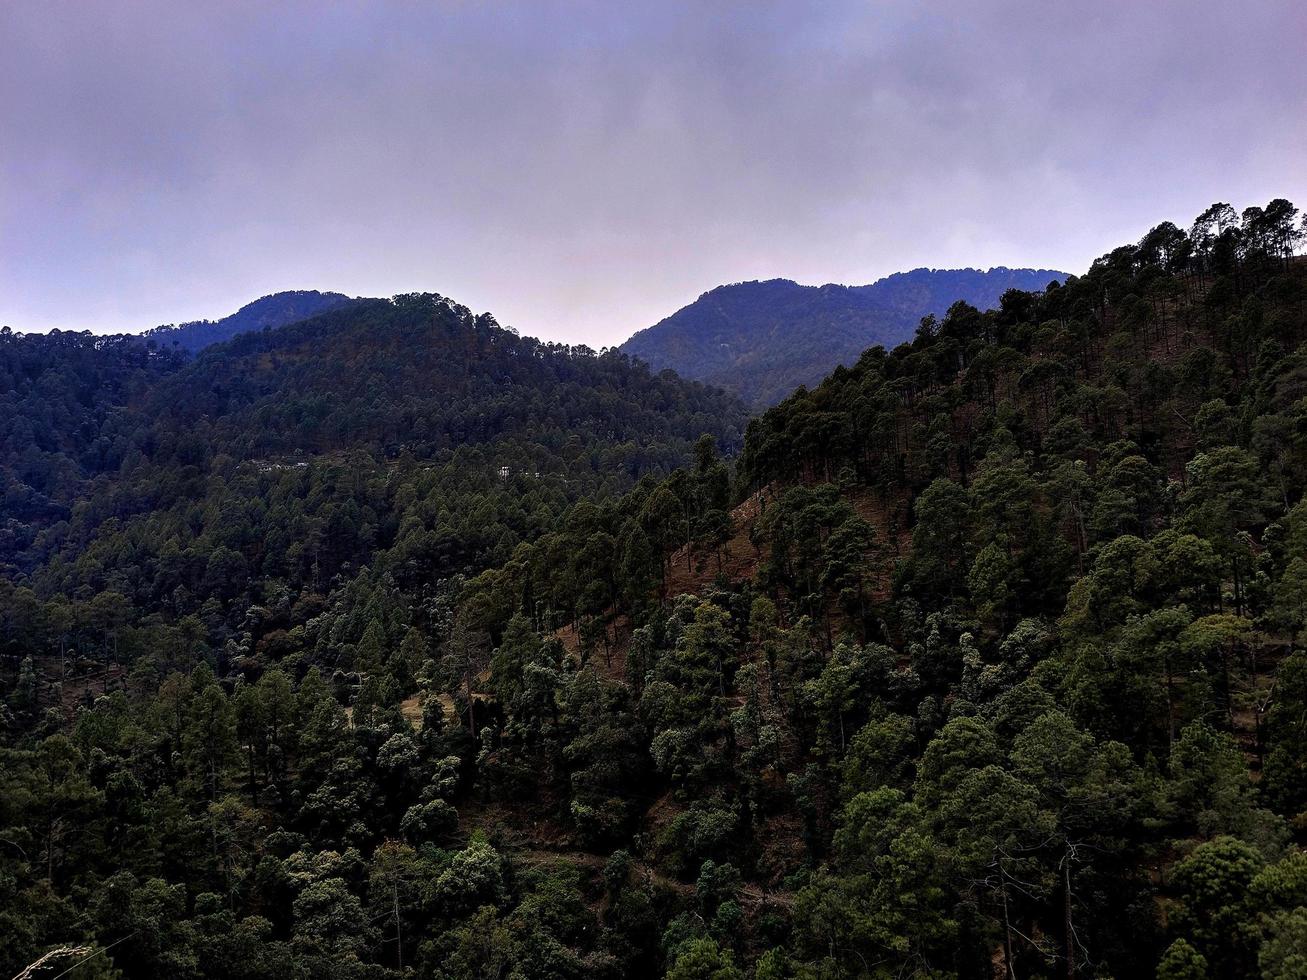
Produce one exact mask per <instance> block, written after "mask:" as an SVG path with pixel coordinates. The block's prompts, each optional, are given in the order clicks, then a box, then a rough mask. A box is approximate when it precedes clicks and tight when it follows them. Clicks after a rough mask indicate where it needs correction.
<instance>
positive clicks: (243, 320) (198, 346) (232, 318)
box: [141, 289, 354, 354]
mask: <svg viewBox="0 0 1307 980" xmlns="http://www.w3.org/2000/svg"><path fill="white" fill-rule="evenodd" d="M352 302H354V300H352V299H351V298H350V297H348V296H346V295H345V294H344V293H330V292H327V293H324V292H320V291H319V290H316V289H287V290H283V291H282V292H278V293H269V294H268V295H267V296H260V297H259V298H258V299H256V300H254V301H253V302H250V303H246V304H245V305H244V306H242V307H241V308H240V309H239V310H237V311H236V312H235V313H232V314H230V315H229V316H225V317H223V318H222V319H221V320H192V321H190V322H189V323H179V324H175V325H174V324H165V325H163V326H159V327H154V328H153V329H150V330H146V331H145V332H144V333H143V334H141V336H142V337H144V338H146V339H147V340H149V341H153V342H154V343H156V344H157V345H159V346H160V347H178V348H180V349H182V350H185V351H189V352H190V353H192V354H194V353H197V352H199V351H201V350H203V349H204V348H205V347H209V346H211V345H212V344H220V343H223V342H224V341H228V340H231V339H232V338H233V337H235V336H238V335H239V334H243V333H249V332H250V331H252V330H263V329H265V328H276V327H284V326H286V325H287V324H289V323H295V322H297V321H299V320H307V319H309V318H310V317H314V316H317V315H318V314H320V313H326V312H327V311H328V310H334V309H337V308H338V307H341V306H344V305H345V304H346V303H352Z"/></svg>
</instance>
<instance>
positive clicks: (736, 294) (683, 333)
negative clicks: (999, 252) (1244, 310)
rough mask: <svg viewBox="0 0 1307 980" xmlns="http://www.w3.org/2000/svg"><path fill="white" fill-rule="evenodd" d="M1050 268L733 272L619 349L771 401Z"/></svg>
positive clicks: (1030, 282) (1050, 276)
mask: <svg viewBox="0 0 1307 980" xmlns="http://www.w3.org/2000/svg"><path fill="white" fill-rule="evenodd" d="M1066 277H1067V276H1066V273H1065V272H1055V271H1053V270H1051V269H1008V268H1005V267H1003V266H998V267H996V268H993V269H913V270H912V271H911V272H896V273H895V274H894V275H892V276H886V277H885V278H884V279H879V280H877V281H876V282H874V283H871V284H870V285H866V286H841V285H837V284H834V283H829V284H827V285H825V286H802V285H800V284H799V283H797V282H792V281H791V280H789V279H769V280H767V281H765V282H756V281H755V282H737V283H732V284H730V285H726V286H718V287H717V288H716V289H711V290H709V291H708V292H706V293H704V294H703V295H702V296H700V297H699V298H698V299H697V300H695V301H694V302H693V303H691V304H690V305H689V306H685V307H682V308H681V309H679V310H677V311H676V312H675V313H673V314H672V315H671V316H669V317H667V318H666V319H664V320H661V321H660V322H658V323H656V324H654V325H653V326H652V327H649V328H647V329H645V330H641V331H639V332H638V333H636V334H635V335H634V336H633V337H631V338H630V339H629V340H627V341H626V343H624V344H622V346H621V350H623V351H624V352H626V353H627V354H630V355H631V356H632V357H638V358H640V359H641V360H642V361H645V362H646V363H648V364H650V365H652V366H653V367H654V368H655V369H659V370H661V369H665V368H670V369H671V370H673V371H675V372H676V373H677V374H679V375H681V376H682V377H684V378H693V379H695V380H696V381H703V382H705V383H707V384H713V385H720V386H721V387H723V388H725V389H727V390H728V391H732V392H734V393H736V394H738V395H739V396H740V397H741V398H743V399H744V400H745V401H746V402H747V403H748V404H750V405H752V406H755V407H758V408H768V407H770V406H772V405H775V404H776V403H777V402H779V401H781V400H782V399H784V398H785V397H787V396H788V395H789V394H790V393H791V392H793V391H794V389H795V388H797V387H799V385H814V384H816V383H817V382H819V381H820V380H821V379H822V378H824V377H825V376H826V375H827V374H829V373H830V372H831V371H832V370H834V368H835V367H837V366H838V365H840V364H846V365H847V364H852V363H853V362H854V361H856V360H857V359H858V357H859V356H860V355H861V354H862V352H863V351H864V350H866V349H867V348H868V347H871V346H873V345H880V346H883V347H895V346H897V345H898V344H899V343H901V342H902V341H905V340H910V339H911V338H912V334H913V331H915V330H916V327H917V324H918V323H919V322H920V321H921V318H922V317H924V316H928V315H930V314H934V315H936V316H943V315H944V313H945V312H946V311H947V310H948V308H949V307H950V306H951V305H952V304H953V303H955V302H957V301H958V300H962V301H965V302H967V303H970V304H971V305H972V306H975V307H977V308H978V309H980V310H989V309H993V308H994V307H997V306H998V303H999V300H1000V299H1001V298H1002V296H1003V294H1004V293H1005V292H1007V291H1008V290H1009V289H1023V290H1036V291H1037V290H1042V289H1043V288H1044V287H1046V286H1047V285H1048V284H1049V283H1050V282H1059V283H1060V282H1063V281H1064V280H1065V279H1066Z"/></svg>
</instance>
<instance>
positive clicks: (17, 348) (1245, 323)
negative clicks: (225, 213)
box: [0, 200, 1307, 980]
mask: <svg viewBox="0 0 1307 980" xmlns="http://www.w3.org/2000/svg"><path fill="white" fill-rule="evenodd" d="M1302 240H1303V228H1302V225H1301V224H1300V223H1299V222H1298V215H1297V211H1296V209H1294V208H1293V207H1292V205H1290V204H1288V202H1285V201H1279V200H1277V201H1273V202H1271V203H1270V204H1269V205H1268V206H1266V207H1265V208H1249V209H1247V210H1245V211H1243V212H1242V213H1236V212H1235V211H1234V210H1233V209H1231V208H1230V207H1228V206H1226V205H1216V206H1213V208H1211V209H1209V210H1208V211H1207V212H1205V213H1204V214H1203V215H1202V216H1200V217H1199V218H1198V220H1197V221H1195V222H1194V223H1193V225H1192V227H1191V228H1190V229H1189V230H1188V231H1185V230H1182V229H1180V228H1178V227H1176V226H1175V225H1173V224H1170V223H1165V224H1162V225H1159V226H1157V227H1156V228H1154V229H1153V230H1152V231H1150V232H1149V233H1148V234H1147V235H1145V236H1144V237H1143V239H1142V240H1141V241H1140V242H1139V243H1138V244H1136V245H1129V246H1124V247H1121V248H1118V249H1116V250H1114V251H1112V252H1111V253H1109V254H1107V255H1105V256H1103V257H1102V258H1101V259H1099V260H1098V261H1097V262H1095V263H1094V264H1093V266H1092V267H1091V268H1090V269H1089V270H1088V271H1087V272H1086V273H1085V274H1084V275H1083V276H1079V277H1072V278H1070V279H1069V280H1068V281H1067V282H1066V283H1065V284H1063V285H1054V286H1051V287H1049V288H1048V289H1047V290H1046V291H1043V292H1020V291H1009V292H1007V293H1005V294H1004V295H1003V296H1002V299H1001V302H1000V303H999V305H998V307H997V309H994V310H990V311H981V310H978V309H977V308H975V307H974V306H971V305H968V304H966V303H956V304H953V305H952V306H951V307H950V308H949V309H948V310H947V312H946V314H945V315H944V316H943V317H942V318H934V317H928V318H926V319H925V320H923V321H921V323H920V324H919V326H918V328H917V330H916V334H915V336H914V338H913V339H912V340H911V341H910V342H908V343H904V344H902V345H900V346H897V347H895V348H894V349H893V350H891V351H886V350H884V349H883V348H872V349H870V350H868V351H867V352H866V353H864V354H863V355H862V356H861V357H860V358H859V359H858V360H857V361H856V363H854V364H853V365H852V366H850V367H848V368H840V369H837V370H835V371H834V372H833V373H832V374H830V375H829V376H828V377H827V378H826V379H825V380H824V381H822V382H821V383H819V384H817V385H815V386H813V387H812V388H811V389H802V390H800V391H798V392H796V393H795V394H793V395H792V396H791V397H790V398H788V399H786V400H785V401H783V402H782V403H780V404H779V405H776V406H775V407H773V408H771V409H769V410H768V411H767V412H766V413H764V414H763V415H761V416H759V417H758V418H756V419H754V420H753V421H752V422H750V423H749V425H748V428H747V431H746V434H745V436H744V439H743V446H742V448H738V443H737V442H736V438H737V434H738V430H736V429H734V428H733V426H734V425H735V424H737V419H738V418H739V416H738V414H736V413H737V411H738V409H737V408H736V403H734V402H733V401H730V400H728V399H725V398H724V397H722V396H721V395H719V394H716V393H714V392H713V391H712V390H710V389H705V388H702V387H699V386H696V385H691V384H688V383H682V382H679V381H678V380H676V379H675V378H672V377H670V376H667V377H651V376H650V375H649V373H648V372H647V370H646V369H645V368H643V366H642V365H640V364H638V363H633V362H632V361H631V360H629V359H627V358H625V357H623V356H621V355H615V354H607V355H602V356H595V355H593V354H591V353H589V352H585V351H575V350H570V351H564V350H560V349H557V348H553V347H548V346H546V345H541V344H539V343H538V342H535V341H530V340H524V339H521V338H517V337H515V336H514V335H512V334H511V333H509V332H507V331H504V330H501V329H500V328H498V327H496V326H494V325H493V323H491V322H489V321H488V320H485V319H478V318H473V317H471V315H470V314H469V313H467V311H465V310H461V309H459V308H457V307H453V306H452V305H450V304H448V303H447V302H445V301H442V300H440V299H439V298H437V297H431V296H422V297H401V298H397V299H396V300H395V301H393V302H383V301H374V302H372V303H369V304H365V305H363V306H360V307H358V308H352V309H348V310H341V311H336V312H333V313H329V314H327V315H326V316H325V317H322V318H319V319H317V320H314V321H309V322H308V323H305V324H302V325H297V326H291V327H287V328H282V329H280V330H277V331H270V332H266V333H261V334H250V335H247V336H245V337H242V338H238V339H237V340H236V341H235V342H233V343H232V344H230V345H226V346H224V347H219V348H214V349H211V350H209V351H206V352H205V353H204V354H202V355H201V356H200V357H199V358H198V359H196V360H195V361H193V362H192V363H189V364H186V365H181V364H175V363H173V362H171V361H168V360H166V359H160V356H159V355H153V356H150V357H145V358H143V359H142V356H141V355H140V353H139V351H137V352H131V351H124V350H120V349H118V348H117V347H116V346H114V345H108V347H107V349H105V350H101V349H99V348H100V346H101V345H97V343H96V342H94V341H93V340H91V339H89V338H86V337H80V338H78V337H69V336H67V335H61V336H60V337H58V338H54V339H53V340H50V341H48V342H45V341H43V342H37V341H35V340H34V339H33V338H24V337H16V336H11V335H6V336H5V337H4V339H3V344H2V345H0V357H2V358H3V360H0V366H3V370H4V372H5V373H4V374H3V380H4V384H3V386H2V387H3V388H4V389H6V390H8V391H10V392H11V393H10V394H7V395H6V396H5V397H6V398H7V399H9V402H8V403H7V405H6V407H7V408H8V407H9V406H10V405H12V406H13V407H14V411H12V412H7V413H6V415H5V418H6V419H13V420H14V421H12V422H9V423H8V425H9V427H10V430H9V431H8V432H6V434H5V439H6V441H5V443H4V447H5V456H4V464H5V473H6V477H5V479H6V484H5V490H6V500H7V501H8V500H13V501H14V502H15V506H16V507H17V509H16V510H14V511H12V512H11V511H10V510H9V505H8V504H7V506H6V519H7V527H8V531H7V533H8V534H9V537H8V538H7V539H6V541H7V542H8V544H7V548H8V551H7V560H8V561H10V563H11V564H10V565H9V567H8V569H7V571H6V576H5V578H4V580H3V581H0V644H3V647H2V651H0V652H3V654H4V657H5V659H4V661H3V667H4V672H3V674H2V675H0V678H2V682H3V691H4V704H5V708H4V714H3V736H2V737H3V748H0V753H2V754H0V970H3V969H4V968H8V969H9V972H10V973H11V974H12V973H15V972H18V971H19V970H21V969H22V968H23V966H24V965H25V964H28V963H31V962H33V961H35V960H36V959H37V958H38V957H41V956H43V955H48V956H49V957H50V958H49V959H47V960H46V963H47V964H58V966H59V969H63V968H66V967H67V966H69V965H71V964H72V963H74V962H78V961H79V960H81V959H82V958H85V957H87V956H88V955H90V956H91V957H92V958H91V959H88V960H87V961H86V963H85V965H83V966H78V967H77V971H78V972H77V973H75V974H72V975H73V976H78V975H81V976H97V975H99V976H106V977H107V976H114V975H119V974H121V975H124V976H130V977H186V976H214V977H216V976H222V977H242V978H263V977H267V978H274V977H277V978H280V977H286V976H302V977H331V978H335V977H350V978H353V977H360V978H363V977H367V978H371V977H377V978H400V977H407V976H411V977H437V978H463V977H522V978H542V980H543V978H555V977H577V978H580V977H596V976H597V977H659V976H669V977H672V978H676V980H692V978H712V980H736V978H740V980H743V978H746V977H758V978H767V980H778V978H796V980H797V978H804V980H807V978H823V980H825V978H845V977H848V978H854V977H890V976H898V977H902V976H922V977H925V976H932V977H950V976H957V977H970V978H991V977H1001V976H1007V977H1010V978H1027V977H1052V976H1062V977H1075V976H1081V977H1122V978H1124V977H1140V978H1144V977H1153V976H1159V977H1163V978H1169V980H1179V978H1196V977H1214V978H1239V977H1255V976H1263V977H1270V978H1276V980H1287V978H1296V977H1301V976H1303V969H1304V963H1305V962H1307V959H1305V956H1307V953H1305V952H1304V951H1307V853H1304V851H1303V850H1302V846H1303V844H1304V843H1305V842H1307V651H1305V650H1304V649H1303V648H1302V640H1303V637H1304V634H1305V633H1307V503H1304V502H1303V491H1304V488H1305V487H1307V264H1304V263H1303V262H1302V261H1301V260H1299V259H1297V258H1296V257H1295V253H1296V251H1298V249H1299V246H1300V245H1301V243H1302ZM414 340H417V341H418V342H417V343H416V344H414V343H412V342H413V341H414ZM64 347H68V348H69V349H68V350H64V349H63V348H64ZM415 351H416V352H417V353H415ZM425 352H429V353H425ZM43 379H45V380H43ZM56 379H67V380H68V381H69V382H75V383H72V384H70V385H68V386H64V385H53V386H52V381H53V380H56ZM66 387H67V390H65V388H66ZM101 391H103V392H105V394H104V395H103V396H101V395H100V394H99V393H100V392H101ZM497 395H498V397H499V400H497V397H496V396H497ZM23 426H26V427H28V428H30V429H31V431H32V432H33V433H34V435H35V437H36V438H35V444H36V446H37V448H36V450H35V451H34V452H31V453H29V452H27V450H26V449H25V448H24V447H25V445H26V443H24V442H22V441H20V440H19V438H18V434H17V430H18V428H19V427H23ZM696 429H702V430H706V431H708V432H709V433H710V434H709V435H706V436H704V437H703V438H699V439H697V441H694V442H693V445H692V446H691V440H690V438H689V437H690V435H691V433H694V432H695V430H696ZM25 431H26V429H24V432H25ZM696 434H697V433H696ZM29 441H31V440H29ZM737 448H738V453H737ZM731 457H735V458H734V460H733V461H732V459H731ZM682 459H683V460H684V461H685V463H686V465H684V466H683V467H682V468H679V469H675V470H672V469H671V467H672V465H673V464H676V463H678V462H680V461H681V460H682ZM499 466H508V467H509V473H508V475H507V476H506V477H503V478H501V477H500V476H499V469H498V467H499ZM537 472H538V473H539V474H540V476H539V477H537V476H536V473H537ZM10 513H13V514H15V515H17V516H9V515H10ZM116 971H117V972H116ZM55 972H57V971H55ZM36 975H37V976H39V975H41V974H39V973H38V974H36Z"/></svg>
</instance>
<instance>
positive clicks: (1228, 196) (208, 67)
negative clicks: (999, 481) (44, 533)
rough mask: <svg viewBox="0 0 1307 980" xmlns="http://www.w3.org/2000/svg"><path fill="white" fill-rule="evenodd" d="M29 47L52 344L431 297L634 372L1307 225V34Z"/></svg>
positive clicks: (139, 35) (1296, 8)
mask: <svg viewBox="0 0 1307 980" xmlns="http://www.w3.org/2000/svg"><path fill="white" fill-rule="evenodd" d="M0 37H4V38H5V39H6V44H5V56H4V58H2V59H0V134H3V139H0V323H8V324H9V325H11V326H13V327H14V328H15V329H20V330H40V329H48V328H51V327H61V328H71V329H87V328H89V329H93V330H97V331H110V330H128V329H130V330H136V329H143V328H145V327H149V326H152V325H155V324H157V323H160V322H168V321H179V320H184V319H193V318H199V317H205V316H208V317H218V316H221V315H224V314H226V313H229V312H231V311H232V310H234V309H235V308H236V307H237V306H239V305H241V304H242V303H244V302H246V301H248V300H250V299H253V298H255V297H256V296H258V295H261V294H263V293H267V292H272V291H275V290H278V289H286V288H321V289H335V290H340V291H344V292H349V293H354V294H366V295H388V294H391V293H394V292H400V291H407V290H418V289H421V290H434V291H437V292H441V293H444V294H446V295H449V296H452V297H453V298H455V299H457V300H459V301H461V302H464V303H467V304H468V305H470V306H473V307H475V308H476V309H478V310H480V309H488V310H491V311H492V312H494V313H495V314H496V316H498V317H499V319H500V320H501V322H505V323H510V324H512V325H514V326H516V327H518V328H519V329H520V330H521V331H522V332H524V333H531V334H536V335H538V336H542V337H546V338H549V339H555V340H566V341H572V342H585V343H589V344H592V345H594V346H602V345H606V344H613V343H617V342H620V341H621V340H622V339H624V338H625V337H626V336H628V335H629V334H630V333H631V332H633V331H634V330H636V329H639V328H641V327H644V326H647V325H649V324H650V323H652V322H654V321H656V320H657V319H659V318H661V317H662V316H664V315H666V314H668V313H670V312H671V311H673V310H674V309H676V308H677V307H679V306H681V305H683V304H684V303H686V302H688V301H690V300H691V299H693V298H694V297H695V296H696V295H697V294H698V293H699V292H701V291H703V290H704V289H707V288H710V287H712V286H714V285H716V284H718V283H720V282H729V281H738V280H741V279H752V278H768V277H772V276H785V277H789V278H795V279H798V280H800V281H804V282H814V283H819V282H827V281H839V282H853V283H860V282H869V281H871V280H873V279H876V278H878V277H880V276H882V275H885V274H888V273H890V272H894V271H897V270H900V269H907V268H912V267H914V266H920V265H931V266H955V265H981V266H989V265H998V264H1006V265H1037V266H1044V267H1058V268H1065V269H1068V270H1070V271H1079V270H1081V269H1083V268H1084V267H1085V265H1086V264H1087V263H1088V262H1089V260H1090V259H1092V258H1093V257H1094V256H1095V255H1097V254H1100V253H1101V252H1103V251H1105V250H1107V249H1108V248H1109V247H1111V246H1113V245H1116V244H1119V243H1120V242H1122V241H1126V240H1132V239H1135V238H1138V237H1139V235H1140V234H1141V233H1142V232H1143V231H1145V230H1147V228H1148V227H1149V226H1150V225H1152V224H1154V223H1156V222H1157V221H1160V220H1162V219H1165V218H1171V219H1174V220H1177V221H1188V220H1189V219H1190V218H1191V217H1192V216H1193V215H1195V214H1196V213H1197V212H1198V211H1200V210H1201V209H1202V208H1203V207H1205V206H1206V205H1207V204H1209V203H1211V202H1212V201H1214V200H1218V199H1219V200H1228V201H1231V202H1232V203H1234V204H1235V205H1236V206H1243V205H1245V204H1249V203H1263V202H1264V201H1265V200H1266V199H1268V198H1270V197H1273V196H1288V197H1290V198H1292V199H1294V200H1296V201H1297V202H1298V203H1299V204H1302V205H1307V165H1305V164H1307V69H1304V68H1303V65H1302V42H1304V41H1307V8H1305V7H1304V6H1303V5H1302V4H1301V3H1300V2H1299V0H1261V2H1257V0H1254V2H1249V3H1243V4H1229V3H1224V2H1208V0H1188V2H1151V0H1150V2H1149V3H1138V2H1123V0H1099V2H1096V3H1081V2H1074V3H1059V4H1048V3H1035V2H1023V3H1016V2H1007V3H1005V2H987V3H975V2H961V0H959V2H951V3H950V2H942V3H931V4H918V3H871V2H822V3H816V2H806V0H791V2H787V3H769V2H763V0H752V2H741V3H727V2H708V3H685V4H680V3H668V2H648V3H645V2H623V3H620V4H615V3H609V2H602V3H600V2H596V3H552V2H548V0H524V2H520V3H512V2H496V3H491V2H472V0H467V2H450V3H445V4H441V5H425V4H413V3H408V2H396V3H392V4H385V3H362V2H359V3H337V4H319V3H314V4H302V5H295V4H264V3H248V4H246V3H237V2H222V3H212V4H176V3H171V2H167V3H164V2H159V3H154V2H137V3H103V4H98V3H97V4H85V3H80V2H74V3H63V4H61V3H37V2H27V0H17V2H14V3H10V4H5V5H3V6H0Z"/></svg>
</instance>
